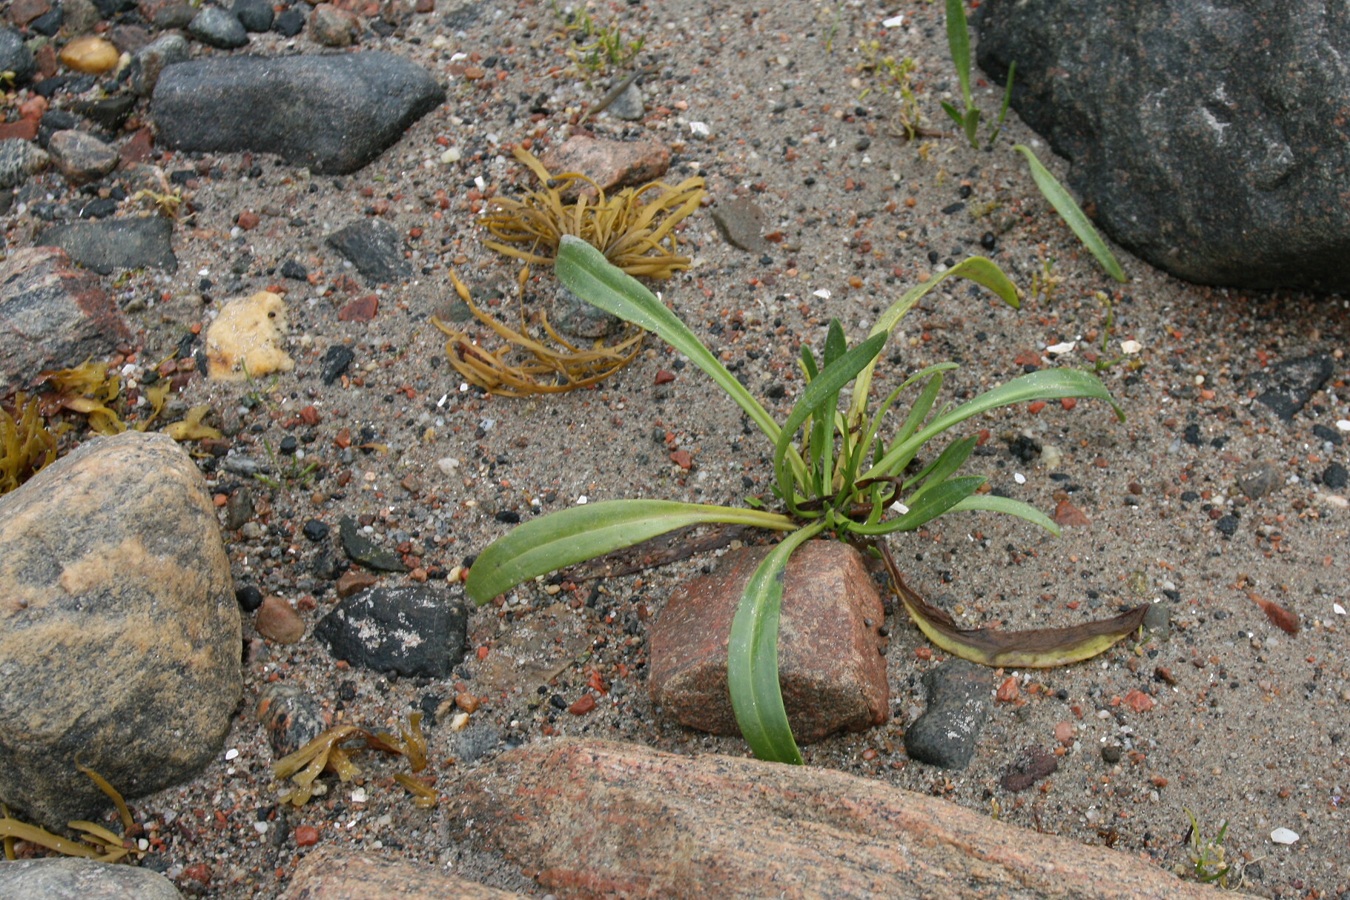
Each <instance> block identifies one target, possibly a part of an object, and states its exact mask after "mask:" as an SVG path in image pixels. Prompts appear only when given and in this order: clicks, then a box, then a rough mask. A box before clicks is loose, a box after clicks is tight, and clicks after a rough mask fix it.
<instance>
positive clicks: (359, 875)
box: [282, 848, 524, 900]
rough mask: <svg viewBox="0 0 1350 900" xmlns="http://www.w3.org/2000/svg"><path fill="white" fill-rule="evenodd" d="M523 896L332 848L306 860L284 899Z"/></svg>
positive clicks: (497, 899)
mask: <svg viewBox="0 0 1350 900" xmlns="http://www.w3.org/2000/svg"><path fill="white" fill-rule="evenodd" d="M521 896H524V895H522V894H514V893H512V892H510V891H502V890H498V889H497V888H491V887H487V886H485V885H481V884H478V883H476V882H473V881H465V880H464V879H462V878H456V877H455V876H454V875H449V874H446V873H445V872H442V871H440V870H439V869H436V868H433V867H431V866H426V865H420V864H418V863H412V862H406V861H404V860H398V859H388V858H385V857H381V856H378V855H376V854H374V853H361V852H358V851H352V850H349V851H342V850H334V849H328V848H325V849H322V850H318V851H316V852H314V853H311V854H310V855H309V856H307V857H305V860H304V862H302V863H301V864H300V868H298V869H296V871H295V876H294V877H293V878H292V879H291V884H290V887H289V888H288V889H287V891H286V893H284V894H282V898H283V900H372V898H377V897H389V898H395V897H397V898H399V900H446V898H449V897H454V898H456V900H508V898H511V897H521Z"/></svg>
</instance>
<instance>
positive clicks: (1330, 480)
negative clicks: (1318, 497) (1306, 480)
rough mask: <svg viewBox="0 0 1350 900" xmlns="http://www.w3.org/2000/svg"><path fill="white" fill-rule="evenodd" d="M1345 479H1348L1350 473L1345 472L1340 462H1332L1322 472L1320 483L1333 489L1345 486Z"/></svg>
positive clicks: (1337, 489) (1336, 489) (1349, 478)
mask: <svg viewBox="0 0 1350 900" xmlns="http://www.w3.org/2000/svg"><path fill="white" fill-rule="evenodd" d="M1347 480H1350V473H1347V472H1346V471H1345V466H1343V465H1341V464H1340V463H1332V464H1331V465H1329V466H1327V467H1326V470H1325V471H1324V472H1323V473H1322V483H1323V484H1325V485H1326V486H1327V487H1329V488H1331V489H1332V490H1335V491H1339V490H1340V489H1341V488H1343V487H1345V484H1346V482H1347Z"/></svg>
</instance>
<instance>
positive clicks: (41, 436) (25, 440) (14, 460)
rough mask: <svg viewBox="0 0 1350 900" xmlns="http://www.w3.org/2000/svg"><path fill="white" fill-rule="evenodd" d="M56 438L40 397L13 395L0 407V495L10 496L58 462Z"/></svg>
mask: <svg viewBox="0 0 1350 900" xmlns="http://www.w3.org/2000/svg"><path fill="white" fill-rule="evenodd" d="M56 444H57V440H56V435H54V434H52V432H51V431H50V430H49V429H48V428H47V423H46V421H45V420H44V419H43V418H42V409H41V404H39V403H38V401H37V398H32V399H29V398H28V397H25V396H24V395H23V394H22V393H20V394H16V395H15V396H14V406H13V409H12V410H8V409H5V408H4V407H3V406H0V494H7V493H9V492H10V491H12V490H14V489H15V488H17V487H18V486H19V485H21V484H23V483H24V482H25V481H27V480H28V479H29V478H32V477H33V476H34V475H36V474H37V473H38V470H40V469H41V468H42V467H44V466H47V465H50V464H51V463H52V462H54V461H55V460H56Z"/></svg>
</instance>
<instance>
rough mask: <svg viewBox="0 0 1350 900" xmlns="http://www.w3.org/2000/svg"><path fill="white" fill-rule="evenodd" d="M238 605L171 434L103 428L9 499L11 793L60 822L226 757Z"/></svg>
mask: <svg viewBox="0 0 1350 900" xmlns="http://www.w3.org/2000/svg"><path fill="white" fill-rule="evenodd" d="M240 649H241V631H240V617H239V606H238V604H237V603H236V601H235V599H234V589H233V585H232V582H231V578H230V564H229V559H228V557H227V556H226V554H225V547H224V545H223V544H222V543H221V539H220V528H219V526H218V525H217V523H216V513H215V508H214V506H213V505H212V503H211V497H210V495H209V494H208V492H207V490H206V484H205V482H204V481H203V479H202V477H201V473H200V472H198V471H197V467H196V466H195V465H194V464H193V462H192V460H191V459H190V458H189V457H188V455H187V454H186V453H185V452H183V450H182V449H181V448H179V447H178V445H177V444H175V443H174V441H173V440H172V439H171V438H169V437H167V436H165V435H162V434H141V433H140V432H134V431H133V432H127V433H125V434H120V435H117V436H116V437H110V438H101V439H95V440H93V441H91V442H89V443H87V444H85V445H84V446H82V447H80V448H79V449H77V450H76V451H75V452H73V453H71V454H70V455H69V456H67V457H65V458H63V459H59V460H57V461H56V462H54V463H52V464H51V465H50V466H48V467H46V468H45V469H43V470H42V471H41V472H39V473H38V474H37V475H36V476H34V477H33V478H32V479H31V480H30V481H28V482H27V483H26V484H24V485H23V486H22V487H20V488H19V489H18V490H16V491H13V492H11V493H9V494H6V495H4V496H3V497H0V679H3V683H4V690H3V691H0V802H3V803H4V804H5V805H7V806H8V807H9V808H10V809H11V810H14V811H16V812H18V813H19V814H20V815H22V816H25V817H27V818H28V819H30V820H35V821H37V822H38V823H40V824H43V825H46V826H48V827H64V826H65V824H66V823H67V822H68V821H69V820H71V819H92V818H95V816H96V815H97V814H98V812H99V811H100V809H101V808H103V807H105V806H107V805H109V804H108V802H107V798H106V797H105V796H104V795H103V793H102V792H101V791H100V790H99V789H98V788H97V787H96V786H95V785H94V783H93V782H92V781H91V780H90V779H89V778H87V777H85V776H84V775H83V774H81V773H80V772H79V770H78V769H77V768H76V764H77V763H79V764H82V765H84V766H87V767H89V768H91V769H93V770H94V771H95V772H97V773H98V774H99V775H101V776H103V778H105V779H107V780H108V781H109V782H110V783H111V784H112V785H113V787H115V788H117V789H118V790H119V791H121V792H122V793H123V794H124V795H126V796H128V797H138V796H142V795H144V794H148V793H150V792H152V791H157V790H159V789H161V788H164V787H167V786H168V785H171V784H174V783H176V782H179V781H182V780H185V779H187V778H190V777H191V776H193V775H195V774H196V773H197V772H198V771H199V770H200V769H201V768H202V767H203V766H205V765H206V764H207V763H208V762H209V761H210V760H211V759H212V758H214V757H215V756H216V754H217V753H219V751H220V748H221V746H222V744H223V742H224V740H225V734H226V732H227V731H228V730H229V726H230V720H231V717H232V715H233V713H234V709H235V706H236V705H237V704H238V702H239V696H240V693H241V691H242V679H241V674H240V661H239V659H240Z"/></svg>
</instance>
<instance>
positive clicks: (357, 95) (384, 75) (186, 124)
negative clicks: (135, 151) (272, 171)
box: [150, 53, 445, 175]
mask: <svg viewBox="0 0 1350 900" xmlns="http://www.w3.org/2000/svg"><path fill="white" fill-rule="evenodd" d="M444 100H445V91H444V89H443V88H442V87H441V86H440V85H439V84H438V83H437V82H436V80H435V79H434V78H432V76H431V75H430V73H428V72H427V71H426V70H424V69H422V68H420V67H419V66H417V65H415V64H413V63H411V62H409V61H407V60H405V59H403V58H401V57H398V56H394V55H393V54H390V53H344V54H338V55H305V56H287V57H281V58H275V59H267V58H263V57H257V56H229V57H216V58H212V59H200V60H193V61H191V62H185V63H180V64H178V65H175V66H169V67H168V68H167V69H165V70H164V72H163V73H162V74H161V75H160V78H159V81H158V83H157V84H156V85H155V91H154V96H153V99H152V102H151V107H150V110H151V116H152V117H153V119H154V121H155V124H156V126H157V127H158V129H159V140H158V143H159V144H160V145H162V146H165V147H169V148H173V149H176V150H186V151H190V152H213V153H216V152H224V153H233V152H239V151H244V150H252V151H254V152H258V153H275V154H277V155H278V156H280V157H282V159H284V160H285V161H286V162H287V163H289V164H291V165H294V166H308V167H309V168H310V170H312V171H313V172H315V173H317V174H322V175H342V174H346V173H348V172H354V171H356V170H357V169H359V168H361V167H362V166H364V165H366V164H367V163H369V162H370V161H371V160H373V159H374V158H375V157H377V156H379V155H380V154H381V153H383V152H384V151H385V150H386V149H388V148H389V147H390V146H392V145H393V144H394V143H395V142H397V141H398V139H399V138H400V137H401V136H402V135H403V132H404V131H406V130H407V128H408V127H409V126H410V125H412V124H413V123H414V122H416V121H417V120H418V119H420V118H421V117H422V116H424V115H426V114H427V113H428V112H430V111H431V110H432V109H434V108H435V107H436V106H438V105H439V104H441V103H442V102H443V101H444Z"/></svg>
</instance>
